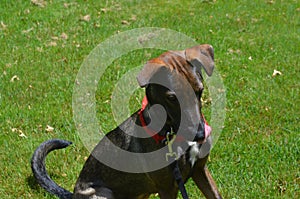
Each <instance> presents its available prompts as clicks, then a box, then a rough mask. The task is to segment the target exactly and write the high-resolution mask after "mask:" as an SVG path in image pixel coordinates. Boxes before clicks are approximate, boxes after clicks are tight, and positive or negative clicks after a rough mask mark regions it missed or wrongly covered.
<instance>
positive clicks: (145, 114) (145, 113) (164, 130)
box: [140, 104, 172, 141]
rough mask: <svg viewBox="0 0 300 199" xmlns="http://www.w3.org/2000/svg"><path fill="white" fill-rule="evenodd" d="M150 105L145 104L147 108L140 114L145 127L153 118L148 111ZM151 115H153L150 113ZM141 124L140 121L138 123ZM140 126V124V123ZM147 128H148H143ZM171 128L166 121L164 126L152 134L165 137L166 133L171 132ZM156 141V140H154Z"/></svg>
mask: <svg viewBox="0 0 300 199" xmlns="http://www.w3.org/2000/svg"><path fill="white" fill-rule="evenodd" d="M150 107H151V105H150V104H147V106H146V107H145V108H144V109H143V111H142V112H141V114H142V117H143V119H144V122H145V125H146V126H147V125H149V124H150V123H151V118H153V115H151V113H150V111H149V109H150ZM152 114H153V113H152ZM140 122H141V121H140ZM141 124H142V122H141ZM145 128H148V127H145ZM149 130H151V131H153V129H149ZM171 130H172V129H171V126H170V125H169V122H168V121H166V123H165V124H164V126H163V127H162V128H161V130H160V131H159V132H154V133H157V134H158V135H159V136H160V137H166V134H167V133H168V132H171ZM156 141H157V140H156Z"/></svg>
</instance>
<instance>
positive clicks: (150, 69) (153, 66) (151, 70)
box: [137, 59, 164, 87]
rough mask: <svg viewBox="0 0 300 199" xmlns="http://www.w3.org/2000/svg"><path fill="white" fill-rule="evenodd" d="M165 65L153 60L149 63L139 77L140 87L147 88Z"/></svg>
mask: <svg viewBox="0 0 300 199" xmlns="http://www.w3.org/2000/svg"><path fill="white" fill-rule="evenodd" d="M163 65H164V64H163V63H162V62H161V61H160V60H158V59H153V60H150V61H148V62H147V63H146V64H145V65H144V66H143V68H142V70H141V71H140V72H139V74H138V75H137V81H138V83H139V85H140V87H145V86H147V85H148V84H149V81H150V79H151V77H152V76H153V75H154V74H155V73H156V72H157V71H158V70H159V69H160V68H161V67H162V66H163Z"/></svg>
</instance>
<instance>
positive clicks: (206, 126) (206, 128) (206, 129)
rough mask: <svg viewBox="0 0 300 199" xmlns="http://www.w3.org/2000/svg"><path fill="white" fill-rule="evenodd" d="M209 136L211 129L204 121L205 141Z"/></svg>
mask: <svg viewBox="0 0 300 199" xmlns="http://www.w3.org/2000/svg"><path fill="white" fill-rule="evenodd" d="M210 134H211V127H210V126H209V125H208V123H207V122H206V121H205V139H206V138H208V137H209V136H210Z"/></svg>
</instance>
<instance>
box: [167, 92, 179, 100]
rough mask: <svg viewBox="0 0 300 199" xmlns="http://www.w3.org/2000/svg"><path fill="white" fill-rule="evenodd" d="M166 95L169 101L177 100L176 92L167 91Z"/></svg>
mask: <svg viewBox="0 0 300 199" xmlns="http://www.w3.org/2000/svg"><path fill="white" fill-rule="evenodd" d="M166 97H167V99H168V100H169V101H171V102H174V101H176V100H177V97H176V94H175V93H174V92H168V93H167V96H166Z"/></svg>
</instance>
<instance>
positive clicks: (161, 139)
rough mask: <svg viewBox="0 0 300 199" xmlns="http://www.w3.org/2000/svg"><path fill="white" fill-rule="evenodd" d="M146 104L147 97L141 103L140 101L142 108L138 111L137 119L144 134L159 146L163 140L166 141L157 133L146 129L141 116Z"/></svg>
mask: <svg viewBox="0 0 300 199" xmlns="http://www.w3.org/2000/svg"><path fill="white" fill-rule="evenodd" d="M147 104H148V99H147V97H146V96H145V97H144V99H143V101H142V108H141V110H140V111H139V113H138V115H139V118H140V121H141V124H142V127H143V128H144V130H145V131H146V133H148V135H149V136H151V137H152V138H153V139H154V140H155V142H156V144H159V143H161V142H162V141H163V140H164V139H166V137H165V136H162V135H159V134H158V133H157V132H155V131H153V130H152V129H150V128H148V127H147V124H146V121H145V118H144V116H143V112H144V110H145V108H146V106H147Z"/></svg>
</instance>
